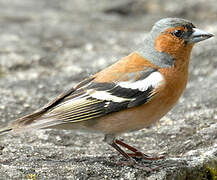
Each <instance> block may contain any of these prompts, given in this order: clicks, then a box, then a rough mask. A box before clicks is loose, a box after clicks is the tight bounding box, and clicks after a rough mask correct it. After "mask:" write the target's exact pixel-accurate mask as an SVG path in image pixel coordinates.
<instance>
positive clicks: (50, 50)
mask: <svg viewBox="0 0 217 180" xmlns="http://www.w3.org/2000/svg"><path fill="white" fill-rule="evenodd" d="M164 17H180V18H185V19H188V20H190V21H192V22H193V23H194V24H195V25H196V26H197V27H198V28H201V29H203V30H205V31H207V32H210V33H213V34H215V35H217V1H216V0H197V1H195V0H182V1H180V0H167V1H166V0H164V1H162V0H116V1H111V0H0V123H1V124H0V126H3V125H5V124H6V123H8V122H9V121H12V120H14V119H16V118H18V117H21V116H22V115H25V114H28V113H30V112H32V111H34V110H36V109H37V108H39V107H41V106H42V105H44V104H45V103H47V102H48V101H49V100H51V99H52V98H53V97H55V96H57V95H58V94H59V93H61V92H63V91H64V90H67V89H69V88H71V87H72V86H74V85H75V84H76V83H78V82H79V81H80V80H82V79H83V78H85V77H87V76H88V75H90V74H93V73H95V72H97V71H99V70H100V69H102V68H104V67H106V66H108V65H110V64H112V63H114V62H115V61H117V60H119V59H120V58H121V57H123V56H126V55H128V54H129V53H131V52H132V51H134V50H136V49H137V47H138V46H141V45H142V43H143V39H144V38H145V35H146V34H147V33H148V31H150V29H151V27H152V25H153V24H154V23H155V22H156V21H157V20H159V19H161V18H164ZM216 45H217V41H216V37H214V38H212V39H210V40H207V41H205V42H202V43H199V44H197V45H196V47H195V48H194V49H193V53H192V59H191V60H192V61H191V69H190V82H189V84H188V89H187V90H186V91H185V93H184V95H183V96H182V98H181V99H180V102H179V104H178V105H177V106H176V107H175V108H174V109H173V111H172V112H170V113H169V114H168V116H167V117H164V118H163V119H162V120H161V125H160V127H159V128H158V127H157V126H154V127H152V128H149V129H146V130H143V131H139V132H136V133H131V134H126V135H124V136H123V137H124V138H125V139H126V140H129V141H130V143H131V144H132V145H133V144H134V145H137V146H138V144H139V148H140V149H146V150H147V152H150V153H153V152H154V153H157V152H158V151H163V152H165V153H166V154H169V155H172V156H177V155H178V156H179V155H186V153H188V152H189V151H190V150H192V149H194V150H197V149H199V148H205V147H206V148H207V147H210V148H212V147H216V146H214V144H217V143H216V141H217V140H216V139H217V137H216V134H217V133H216V131H215V129H216V120H217V115H216V114H217V110H216V107H217V91H216V88H217V49H216V47H217V46H216ZM213 127H215V128H214V129H213ZM207 128H208V129H207ZM144 132H145V133H144ZM88 137H90V139H87V136H86V135H83V134H76V133H74V132H68V131H55V130H52V131H40V132H37V133H36V134H33V135H23V136H21V137H16V136H12V135H9V138H8V137H7V138H6V139H4V140H1V144H0V146H1V148H0V163H1V164H3V165H4V167H3V165H2V167H1V168H0V174H1V175H4V177H8V178H9V179H10V178H11V177H16V178H18V179H19V178H21V177H26V175H27V174H29V173H33V174H34V173H36V174H37V176H39V177H41V178H43V179H44V178H45V177H49V178H51V177H55V175H56V172H58V173H59V175H60V177H73V176H75V177H78V178H80V177H92V176H91V174H88V172H87V170H85V168H86V166H89V168H90V170H91V172H94V173H98V172H101V173H102V174H103V175H105V174H106V175H107V176H108V177H109V176H110V175H111V174H113V175H114V173H112V171H107V170H106V169H107V168H108V164H106V162H107V161H110V159H107V161H104V160H103V158H102V159H100V157H103V155H104V153H105V152H107V153H108V152H109V153H111V154H115V153H116V152H115V153H114V152H113V151H112V150H111V149H110V148H109V147H107V146H106V145H104V143H103V142H101V139H102V137H101V136H99V135H92V134H91V135H89V136H88ZM84 144H85V147H84ZM102 144H103V146H102ZM87 149H88V151H87ZM15 152H16V153H15ZM96 152H97V153H96ZM21 154H24V155H21ZM96 154H97V156H98V157H97V158H96V159H95V158H93V157H95V156H96ZM90 156H91V157H92V158H89V157H90ZM74 157H77V161H75V159H73V161H67V160H68V159H72V158H74ZM79 158H81V159H82V158H83V161H84V162H85V166H84V169H81V166H83V164H82V163H81V162H80V161H82V160H80V159H79ZM15 159H16V160H15ZM41 159H44V161H43V162H42V161H41ZM59 159H62V161H61V162H60V161H59ZM99 159H100V160H99ZM104 159H106V157H104ZM53 160H54V161H55V162H54V161H53ZM79 160H80V161H79ZM101 161H102V162H103V163H102V164H103V165H102V164H100V162H101ZM72 162H75V164H74V165H73V167H72V166H70V165H69V164H70V163H71V164H73V163H72ZM94 162H96V164H95V167H97V168H98V169H97V168H95V169H94V167H92V164H93V163H94ZM97 162H98V163H97ZM49 163H51V164H49ZM66 165H67V166H69V167H70V171H69V172H68V171H67V172H66V169H65V167H66ZM50 166H51V167H52V168H50ZM60 166H64V168H63V169H60V168H59V167H60ZM11 167H13V168H11ZM29 167H31V168H32V170H30V168H29ZM42 167H44V169H43V168H42ZM112 168H113V167H111V169H112ZM20 169H21V170H20ZM72 169H73V173H72V171H71V170H72ZM46 171H47V172H48V171H49V173H50V174H47V172H46ZM37 172H38V173H37ZM39 172H40V173H39ZM122 172H126V173H130V176H129V177H137V175H138V171H137V170H132V172H131V171H130V172H128V170H127V169H122ZM189 172H190V171H189ZM82 173H83V175H82ZM133 173H134V175H135V173H137V175H135V176H131V175H132V174H133ZM141 173H144V172H140V174H141ZM70 175H71V176H70ZM116 175H118V173H117V172H116ZM144 176H145V175H144ZM119 177H122V178H126V179H127V177H125V175H124V173H123V174H119ZM16 178H14V179H16ZM114 178H115V177H114ZM131 179H133V178H131Z"/></svg>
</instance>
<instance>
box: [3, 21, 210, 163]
mask: <svg viewBox="0 0 217 180" xmlns="http://www.w3.org/2000/svg"><path fill="white" fill-rule="evenodd" d="M212 36H213V34H210V33H208V32H205V31H203V30H200V29H198V28H196V27H195V26H194V25H193V24H192V23H191V22H190V21H188V20H186V19H181V18H171V17H168V18H163V19H160V20H158V21H157V22H156V23H155V24H154V25H153V26H152V29H151V31H150V32H149V33H148V34H147V35H146V37H145V39H144V42H143V43H142V45H141V47H140V48H138V49H137V50H136V51H134V52H132V53H130V54H129V55H128V56H126V57H123V58H122V59H120V60H119V61H117V62H116V63H114V64H112V65H111V66H109V67H107V68H105V69H103V70H101V71H100V72H98V73H96V74H94V75H90V76H89V77H87V78H86V79H84V80H83V81H81V82H80V83H78V84H77V85H76V86H75V87H73V88H71V89H69V90H67V91H65V92H63V93H62V94H60V95H59V96H58V97H57V98H55V99H54V100H52V101H51V102H49V103H48V104H46V105H44V106H43V107H42V108H40V109H38V110H36V111H35V112H33V113H31V114H28V115H26V116H24V117H21V118H18V119H17V120H15V121H12V122H11V123H10V124H9V125H8V126H7V127H6V128H4V129H2V130H0V134H5V133H8V132H14V133H20V132H25V131H32V130H37V129H47V128H55V129H69V130H82V131H83V130H84V131H87V132H94V133H96V132H99V133H102V134H104V141H105V142H106V143H107V144H109V145H110V146H111V147H113V148H114V149H116V150H117V151H118V152H119V153H120V154H121V155H123V157H124V158H125V159H126V162H129V163H128V164H130V165H134V164H135V163H136V160H135V157H142V158H145V159H149V160H153V159H158V158H159V159H160V157H151V156H149V155H146V154H144V153H142V152H140V151H139V150H137V149H136V148H134V147H132V146H130V145H128V144H126V143H124V142H123V141H122V140H119V139H117V137H118V136H119V135H121V134H123V133H127V132H132V131H137V130H141V129H143V128H145V127H148V126H150V125H151V124H153V123H155V122H157V121H159V120H160V119H161V118H162V117H163V116H164V115H166V114H167V113H168V112H169V111H170V110H171V109H172V107H173V106H174V105H175V104H176V102H177V101H178V99H179V98H180V96H181V95H182V93H183V91H184V89H185V88H186V84H187V81H188V71H189V62H190V55H191V51H192V48H193V46H194V45H195V43H198V42H200V41H203V40H206V39H209V38H211V37H212ZM123 148H126V149H128V150H129V151H131V153H127V152H125V151H124V150H123Z"/></svg>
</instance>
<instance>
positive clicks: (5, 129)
mask: <svg viewBox="0 0 217 180" xmlns="http://www.w3.org/2000/svg"><path fill="white" fill-rule="evenodd" d="M10 131H12V128H11V127H5V128H3V129H0V136H1V135H4V134H7V133H8V132H10Z"/></svg>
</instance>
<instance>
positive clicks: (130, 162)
mask: <svg viewBox="0 0 217 180" xmlns="http://www.w3.org/2000/svg"><path fill="white" fill-rule="evenodd" d="M104 141H105V142H107V143H108V144H109V145H110V146H112V147H113V148H115V149H116V150H117V151H118V152H119V153H120V154H121V155H122V156H124V157H125V158H126V159H127V161H125V162H123V161H122V162H119V163H118V165H126V166H133V167H136V168H138V169H142V170H144V171H147V172H150V171H155V170H157V169H158V167H157V168H156V167H155V168H150V167H147V166H144V165H142V166H141V165H139V164H138V163H137V162H136V161H135V159H133V157H135V156H131V155H130V154H128V153H125V152H124V151H123V150H122V149H121V148H120V147H119V146H118V145H117V144H119V145H121V146H123V147H126V148H127V149H129V150H131V151H133V152H134V153H135V154H136V153H138V154H139V155H140V154H142V153H141V152H139V151H137V149H135V148H133V147H131V146H129V145H127V144H125V143H123V142H121V141H119V140H115V136H114V135H112V134H106V135H105V139H104ZM142 155H143V154H142Z"/></svg>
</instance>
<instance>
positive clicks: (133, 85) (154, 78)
mask: <svg viewBox="0 0 217 180" xmlns="http://www.w3.org/2000/svg"><path fill="white" fill-rule="evenodd" d="M163 80H164V77H163V76H162V75H161V73H160V72H153V73H151V74H150V75H149V76H148V77H147V78H145V79H142V80H138V81H135V82H129V81H127V82H119V83H117V85H119V86H120V87H123V88H129V89H138V90H139V91H146V90H147V89H148V88H149V87H150V86H152V87H153V88H156V87H158V86H159V85H160V84H161V83H162V82H163Z"/></svg>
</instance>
